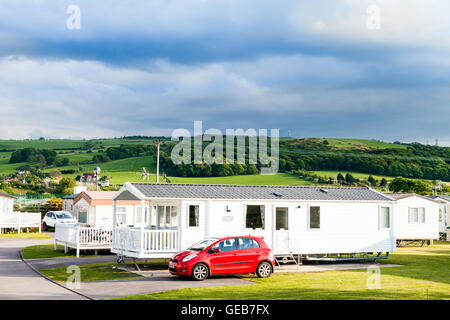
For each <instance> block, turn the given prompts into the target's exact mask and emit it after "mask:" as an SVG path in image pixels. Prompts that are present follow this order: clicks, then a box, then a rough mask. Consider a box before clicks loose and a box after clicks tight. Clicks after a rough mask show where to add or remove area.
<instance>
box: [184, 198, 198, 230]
mask: <svg viewBox="0 0 450 320" xmlns="http://www.w3.org/2000/svg"><path fill="white" fill-rule="evenodd" d="M191 207H197V212H196V213H197V217H196V218H197V219H196V220H197V225H191ZM187 211H188V212H187V227H188V228H200V205H199V204H188V205H187Z"/></svg>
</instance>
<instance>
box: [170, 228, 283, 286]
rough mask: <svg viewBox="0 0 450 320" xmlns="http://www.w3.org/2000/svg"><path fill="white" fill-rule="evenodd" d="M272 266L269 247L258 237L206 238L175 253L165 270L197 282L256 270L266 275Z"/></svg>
mask: <svg viewBox="0 0 450 320" xmlns="http://www.w3.org/2000/svg"><path fill="white" fill-rule="evenodd" d="M274 266H275V258H274V256H273V253H272V250H271V249H270V248H269V247H268V246H267V245H266V243H265V242H264V241H263V238H262V237H253V236H240V237H226V238H221V239H219V238H208V239H205V240H203V241H200V242H198V243H196V244H194V245H193V246H192V247H190V248H189V249H188V250H186V251H183V252H180V253H177V254H176V255H174V256H173V257H172V258H171V259H170V262H169V272H170V273H171V274H174V275H180V276H192V277H193V278H194V279H195V280H198V281H201V280H205V279H206V278H208V277H209V276H210V275H217V274H236V273H256V275H257V276H258V277H260V278H267V277H269V276H270V275H271V274H272V272H273V268H274Z"/></svg>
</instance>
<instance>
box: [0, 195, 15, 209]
mask: <svg viewBox="0 0 450 320" xmlns="http://www.w3.org/2000/svg"><path fill="white" fill-rule="evenodd" d="M13 211H14V197H13V196H11V195H9V194H7V193H3V192H0V214H2V213H10V212H13Z"/></svg>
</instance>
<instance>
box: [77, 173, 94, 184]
mask: <svg viewBox="0 0 450 320" xmlns="http://www.w3.org/2000/svg"><path fill="white" fill-rule="evenodd" d="M92 181H95V173H83V175H82V176H81V178H80V182H92Z"/></svg>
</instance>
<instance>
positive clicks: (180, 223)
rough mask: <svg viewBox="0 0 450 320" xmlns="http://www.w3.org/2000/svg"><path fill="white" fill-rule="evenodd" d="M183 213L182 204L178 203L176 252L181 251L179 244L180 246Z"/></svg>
mask: <svg viewBox="0 0 450 320" xmlns="http://www.w3.org/2000/svg"><path fill="white" fill-rule="evenodd" d="M183 212H185V210H184V203H183V201H181V202H180V205H179V207H178V251H180V250H181V244H182V242H181V241H182V237H183V234H182V230H183Z"/></svg>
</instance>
